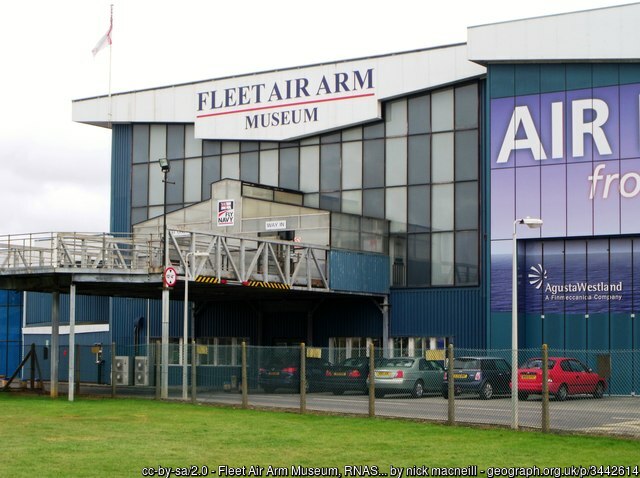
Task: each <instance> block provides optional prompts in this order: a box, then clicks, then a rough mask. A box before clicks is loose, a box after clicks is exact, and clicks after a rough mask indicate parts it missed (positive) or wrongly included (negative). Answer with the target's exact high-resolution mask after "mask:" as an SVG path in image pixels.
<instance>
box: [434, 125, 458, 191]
mask: <svg viewBox="0 0 640 478" xmlns="http://www.w3.org/2000/svg"><path fill="white" fill-rule="evenodd" d="M431 141H432V142H433V143H432V146H433V149H432V151H431V154H432V157H431V181H432V182H434V183H446V182H450V181H453V133H442V134H434V135H432V136H431Z"/></svg>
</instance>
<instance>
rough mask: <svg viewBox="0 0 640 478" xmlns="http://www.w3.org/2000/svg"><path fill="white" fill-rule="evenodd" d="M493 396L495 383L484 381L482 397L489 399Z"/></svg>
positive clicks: (481, 391)
mask: <svg viewBox="0 0 640 478" xmlns="http://www.w3.org/2000/svg"><path fill="white" fill-rule="evenodd" d="M491 397H493V385H491V383H489V382H484V385H483V386H482V389H481V390H480V398H481V399H483V400H489V399H490V398H491Z"/></svg>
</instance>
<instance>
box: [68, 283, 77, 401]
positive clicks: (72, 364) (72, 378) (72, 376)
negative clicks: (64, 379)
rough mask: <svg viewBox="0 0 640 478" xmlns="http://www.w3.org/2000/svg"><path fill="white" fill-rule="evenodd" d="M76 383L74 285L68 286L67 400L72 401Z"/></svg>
mask: <svg viewBox="0 0 640 478" xmlns="http://www.w3.org/2000/svg"><path fill="white" fill-rule="evenodd" d="M75 383H76V285H75V284H74V283H71V286H70V287H69V401H70V402H73V399H74V391H75V388H76V387H75Z"/></svg>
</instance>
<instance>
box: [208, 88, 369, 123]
mask: <svg viewBox="0 0 640 478" xmlns="http://www.w3.org/2000/svg"><path fill="white" fill-rule="evenodd" d="M368 96H375V93H367V94H364V95H351V96H340V97H338V98H325V99H323V100H309V101H298V102H296V103H286V104H279V105H269V106H257V107H255V108H245V109H243V110H233V111H221V112H220V113H208V114H206V115H198V116H196V118H210V117H212V116H222V115H232V114H236V113H249V112H251V111H260V110H270V109H274V108H285V107H287V106H300V105H311V104H315V103H327V102H329V101H342V100H353V99H355V98H366V97H368Z"/></svg>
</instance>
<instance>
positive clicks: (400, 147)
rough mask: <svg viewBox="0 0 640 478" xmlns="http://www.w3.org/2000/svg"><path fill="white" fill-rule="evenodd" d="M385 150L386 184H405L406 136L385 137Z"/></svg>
mask: <svg viewBox="0 0 640 478" xmlns="http://www.w3.org/2000/svg"><path fill="white" fill-rule="evenodd" d="M386 150H387V154H386V166H385V169H386V185H387V186H403V185H405V184H407V138H391V139H387V143H386Z"/></svg>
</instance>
